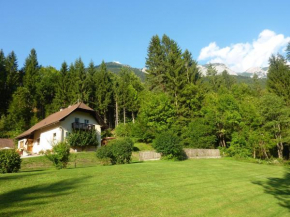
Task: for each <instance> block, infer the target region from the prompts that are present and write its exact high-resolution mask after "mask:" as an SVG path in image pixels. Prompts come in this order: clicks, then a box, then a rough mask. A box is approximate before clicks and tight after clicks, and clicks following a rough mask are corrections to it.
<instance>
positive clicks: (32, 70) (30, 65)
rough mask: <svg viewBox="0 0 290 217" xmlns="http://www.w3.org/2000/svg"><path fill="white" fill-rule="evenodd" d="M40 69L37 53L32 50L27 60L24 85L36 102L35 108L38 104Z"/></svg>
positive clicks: (34, 103)
mask: <svg viewBox="0 0 290 217" xmlns="http://www.w3.org/2000/svg"><path fill="white" fill-rule="evenodd" d="M39 68H40V67H39V65H38V61H37V54H36V51H35V49H32V50H31V51H30V54H29V56H28V57H27V58H26V60H25V65H24V73H25V74H24V77H23V85H24V87H26V88H27V90H28V91H29V93H30V94H31V96H33V97H34V102H32V103H33V105H34V106H36V104H37V99H36V86H37V83H38V82H39V80H40V76H39Z"/></svg>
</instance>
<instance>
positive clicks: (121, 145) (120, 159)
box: [97, 138, 134, 164]
mask: <svg viewBox="0 0 290 217" xmlns="http://www.w3.org/2000/svg"><path fill="white" fill-rule="evenodd" d="M133 146H134V143H133V141H132V140H131V139H129V138H122V139H116V140H112V141H111V142H109V144H108V145H105V146H103V147H101V148H99V149H98V150H97V158H99V159H101V160H106V159H110V161H111V164H125V163H130V162H131V156H132V151H133Z"/></svg>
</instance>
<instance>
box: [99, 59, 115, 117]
mask: <svg viewBox="0 0 290 217" xmlns="http://www.w3.org/2000/svg"><path fill="white" fill-rule="evenodd" d="M94 82H95V84H96V92H95V99H96V101H95V103H96V104H95V108H96V110H97V111H98V112H99V113H100V114H101V115H102V116H103V119H104V121H105V123H107V115H108V114H107V112H108V107H109V105H110V104H112V94H113V82H112V73H111V72H109V71H108V70H107V66H106V64H105V62H104V61H103V62H102V64H101V67H100V69H99V70H98V71H97V72H96V73H95V77H94Z"/></svg>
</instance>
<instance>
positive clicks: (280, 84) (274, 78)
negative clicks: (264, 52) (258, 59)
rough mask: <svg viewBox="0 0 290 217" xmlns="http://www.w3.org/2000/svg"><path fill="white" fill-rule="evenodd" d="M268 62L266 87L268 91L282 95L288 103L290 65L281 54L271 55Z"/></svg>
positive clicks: (289, 96) (289, 101)
mask: <svg viewBox="0 0 290 217" xmlns="http://www.w3.org/2000/svg"><path fill="white" fill-rule="evenodd" d="M269 63H270V66H269V70H268V75H267V76H268V79H267V88H268V90H269V91H270V92H272V93H275V94H276V95H278V96H280V97H282V98H283V99H284V100H285V101H286V103H287V104H288V105H290V67H289V66H288V65H287V62H286V59H285V58H284V57H283V56H281V55H277V56H274V55H272V56H271V57H270V59H269Z"/></svg>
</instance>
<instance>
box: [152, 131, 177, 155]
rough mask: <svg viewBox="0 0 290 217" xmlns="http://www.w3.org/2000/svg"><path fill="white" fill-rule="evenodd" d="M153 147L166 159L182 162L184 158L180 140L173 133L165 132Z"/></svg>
mask: <svg viewBox="0 0 290 217" xmlns="http://www.w3.org/2000/svg"><path fill="white" fill-rule="evenodd" d="M152 145H153V148H154V149H155V150H156V151H157V152H159V153H160V154H161V155H162V157H163V158H165V159H177V160H181V159H182V158H183V157H182V151H183V150H182V145H181V144H180V138H179V137H178V136H177V135H176V134H175V133H174V132H172V131H165V132H163V133H161V134H159V135H158V136H157V137H156V139H155V140H154V141H153V144H152Z"/></svg>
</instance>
